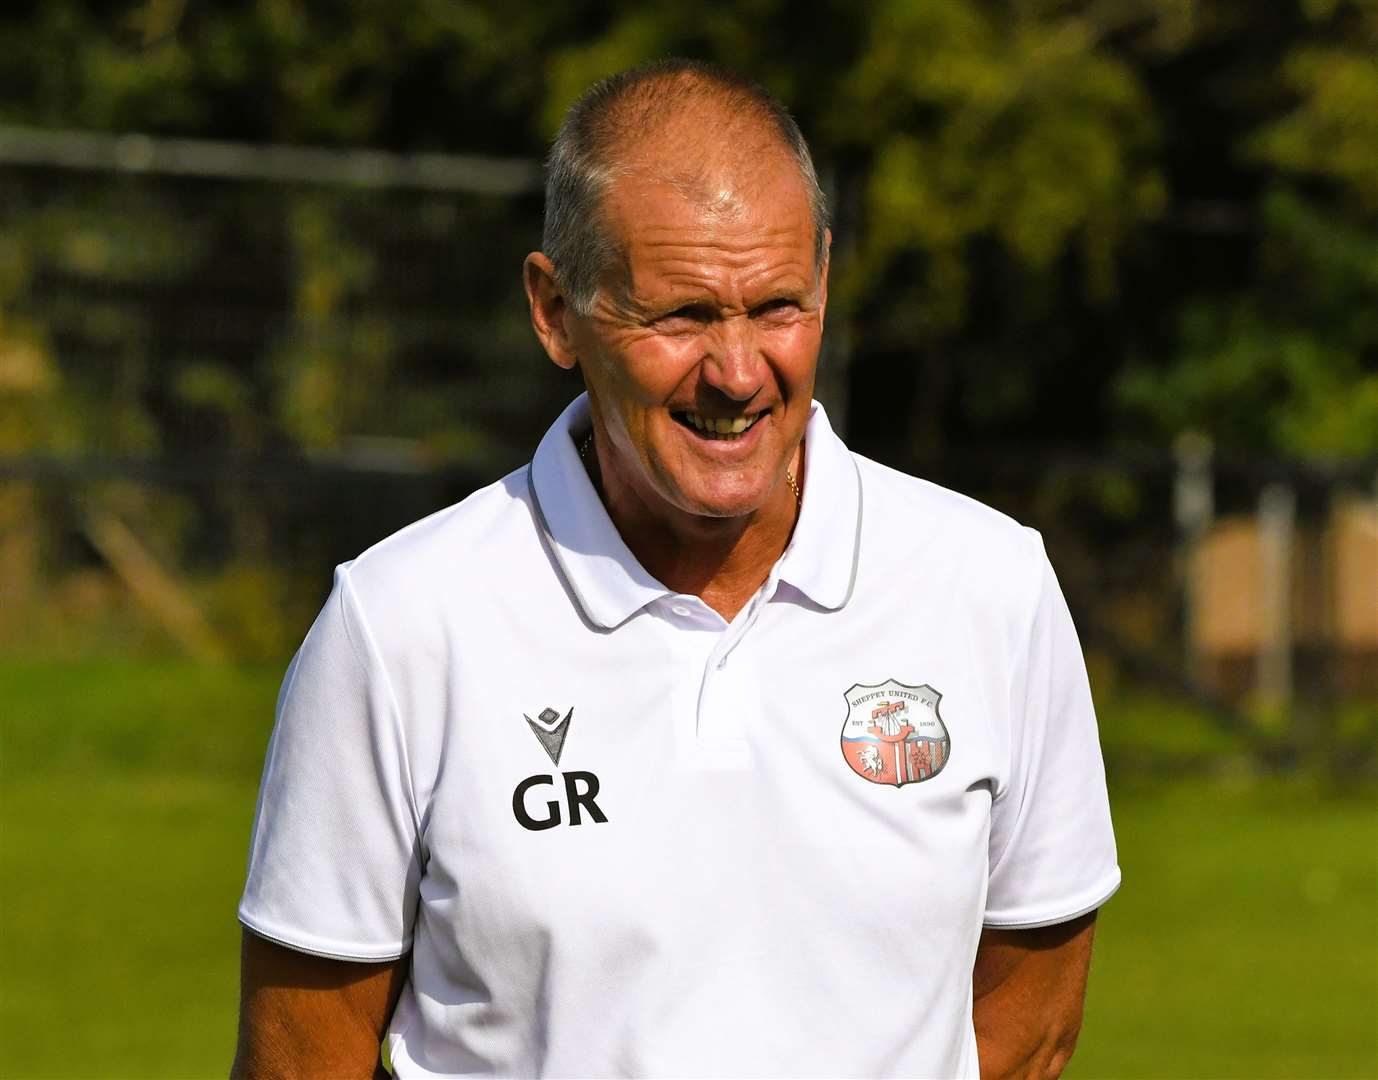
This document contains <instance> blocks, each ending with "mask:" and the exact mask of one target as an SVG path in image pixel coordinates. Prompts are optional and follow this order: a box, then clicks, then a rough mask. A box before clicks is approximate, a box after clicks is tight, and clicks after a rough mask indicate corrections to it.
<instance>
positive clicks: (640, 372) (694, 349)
mask: <svg viewBox="0 0 1378 1080" xmlns="http://www.w3.org/2000/svg"><path fill="white" fill-rule="evenodd" d="M624 356H625V363H624V367H623V372H622V376H623V383H624V385H625V388H626V392H627V394H628V396H630V397H633V398H635V399H636V400H637V401H638V402H639V403H640V404H642V405H645V406H647V407H652V408H653V407H657V406H660V405H663V404H664V403H665V401H666V400H667V399H668V398H670V397H671V396H672V395H673V394H674V392H675V391H676V390H678V389H679V388H680V386H681V385H682V384H683V383H685V382H686V381H689V380H692V379H693V376H694V372H695V371H696V370H697V368H698V362H699V360H700V359H701V358H702V356H703V349H702V347H701V346H700V344H699V342H698V339H697V338H692V337H686V338H666V337H656V338H647V339H646V340H644V341H640V342H637V343H636V344H635V345H632V346H631V347H629V348H628V349H627V350H626V352H625V354H624Z"/></svg>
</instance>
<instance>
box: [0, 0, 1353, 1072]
mask: <svg viewBox="0 0 1378 1080" xmlns="http://www.w3.org/2000/svg"><path fill="white" fill-rule="evenodd" d="M0 43H3V48H0V780H2V781H3V783H2V784H0V934H2V935H3V940H0V1050H2V1051H3V1052H0V1075H4V1076H155V1075H157V1076H203V1075H204V1076H210V1075H223V1074H224V1072H225V1070H226V1069H227V1067H228V1063H229V1060H230V1056H231V1054H232V1046H233V1034H234V1021H235V1007H236V980H237V948H238V944H237V943H238V927H237V924H236V923H235V921H234V908H235V904H236V901H237V896H238V890H239V888H240V886H241V884H242V874H243V867H244V858H245V854H246V847H247V839H248V828H249V823H250V818H251V816H252V812H253V804H254V797H255V790H256V783H257V777H258V771H259V768H260V766H261V763H262V757H263V752H264V748H265V745H266V739H267V735H268V732H269V729H270V727H271V723H272V711H273V701H274V697H275V694H276V689H277V683H278V680H279V678H280V677H281V673H282V671H283V668H284V667H285V665H286V662H287V659H288V658H289V657H290V655H291V652H292V650H293V649H294V648H295V646H296V644H297V642H298V641H299V640H300V638H301V636H302V635H303V634H304V632H305V630H306V628H307V626H308V625H309V624H310V621H311V619H312V618H313V616H314V614H315V611H316V609H317V607H318V606H319V604H320V603H321V601H322V600H323V599H324V597H325V595H326V593H327V591H328V589H329V585H330V580H331V568H332V567H333V566H334V564H335V563H337V562H340V561H342V560H345V559H348V558H351V557H353V556H354V555H356V554H358V553H359V552H360V551H361V550H362V549H363V548H365V547H367V546H368V545H369V544H371V543H372V542H374V541H375V540H377V539H379V538H381V537H383V536H384V535H386V534H388V533H389V532H392V531H393V530H395V529H397V528H399V527H401V526H402V525H404V524H406V523H407V522H409V521H412V520H414V519H416V518H418V517H421V516H423V515H425V514H427V513H429V512H431V511H432V510H435V509H437V508H439V507H441V506H444V505H446V504H448V503H450V502H453V501H455V500H457V499H459V498H462V497H463V496H464V495H465V494H467V493H468V492H469V491H471V490H473V489H474V488H475V487H477V486H479V485H482V484H485V483H487V482H489V481H491V480H493V479H495V478H497V477H498V476H500V475H502V474H503V473H505V472H506V471H508V470H509V469H511V468H514V467H516V466H518V465H520V464H521V463H523V462H524V461H525V460H527V458H528V457H529V455H530V453H531V451H532V450H533V448H534V446H535V444H536V442H537V440H538V439H539V437H540V435H541V434H542V433H543V432H544V430H545V428H546V426H547V425H548V424H549V422H550V421H551V419H552V418H553V417H554V416H555V414H556V413H557V411H558V410H559V409H560V408H561V407H562V406H563V404H564V403H565V402H567V401H568V400H569V399H570V398H571V397H573V396H574V395H575V394H576V393H577V392H578V391H579V389H580V386H579V384H578V382H577V378H576V377H571V376H569V375H568V374H566V373H562V372H560V371H558V370H557V369H556V368H555V367H554V366H553V365H551V364H550V363H549V362H548V361H546V360H545V358H544V356H543V354H542V353H541V352H540V350H539V348H538V347H537V345H536V343H535V341H534V338H533V337H532V334H531V332H530V329H529V326H528V322H527V316H526V308H525V301H524V298H523V296H522V293H521V287H520V278H519V269H520V263H521V259H522V257H523V256H524V255H525V254H526V252H528V251H529V250H532V249H533V248H536V247H537V246H538V245H539V234H540V212H541V199H540V193H539V184H540V159H541V156H542V154H543V152H544V148H545V145H546V142H547V140H548V138H549V137H550V135H551V134H552V132H553V130H554V128H555V126H556V124H557V123H558V121H559V117H560V116H561V113H562V111H563V109H564V108H565V107H566V106H567V105H568V104H569V102H570V101H571V100H572V99H573V98H574V96H575V95H577V94H578V93H579V92H580V91H581V90H582V89H583V88H584V87H585V86H586V85H588V83H589V82H591V81H592V80H594V79H595V78H597V77H599V76H602V75H605V74H609V73H611V72H613V71H616V70H618V69H621V68H623V67H625V66H628V65H630V64H633V63H636V62H638V61H642V60H646V59H650V58H654V57H658V56H663V55H669V54H679V55H688V56H694V57H703V58H708V59H713V60H717V61H720V62H722V63H725V64H728V65H730V66H732V67H735V68H738V69H740V70H742V71H745V72H748V73H751V74H753V75H755V76H756V77H758V78H759V79H760V80H761V81H762V82H764V83H766V84H767V85H768V86H770V87H771V88H772V89H773V90H775V91H776V92H777V93H778V94H779V95H780V96H781V97H782V98H783V99H784V100H785V101H786V102H787V103H788V104H789V105H790V106H791V108H792V109H793V110H794V112H795V113H796V115H797V116H798V118H799V120H800V122H801V125H802V126H803V128H804V131H805V133H806V134H807V135H808V136H809V138H810V141H811V143H812V146H813V149H814V153H815V157H816V159H817V161H818V164H819V167H820V172H821V173H822V176H823V178H824V181H825V185H826V187H827V190H828V192H829V196H830V200H831V203H832V207H833V216H834V225H833V230H834V235H835V244H834V249H833V270H832V273H833V290H832V306H831V309H830V312H829V335H830V337H829V341H828V344H827V348H826V353H825V356H824V359H823V362H822V368H821V371H820V383H819V390H818V396H819V397H820V398H821V399H822V400H823V401H824V403H825V404H826V405H827V407H828V409H829V412H830V415H831V416H832V417H833V418H834V423H835V426H837V427H839V428H840V429H841V430H842V431H843V432H844V433H845V435H846V438H847V439H848V441H849V443H850V444H851V446H852V447H853V448H854V449H856V450H857V451H859V452H861V453H863V454H866V455H868V456H871V457H875V458H878V459H880V460H882V461H884V462H886V463H888V464H891V465H894V466H896V467H899V468H902V469H905V470H907V471H910V472H913V473H916V474H918V475H921V476H925V477H928V478H930V479H933V480H935V481H937V482H939V483H942V484H945V485H947V486H950V487H954V488H957V489H959V490H961V491H964V492H967V493H969V494H971V495H974V496H975V497H977V498H979V499H982V500H983V501H985V502H988V503H990V504H992V505H994V506H996V507H998V508H1000V509H1002V510H1004V511H1006V512H1008V513H1010V514H1012V515H1014V516H1015V517H1017V518H1019V519H1020V520H1021V521H1024V522H1025V523H1027V524H1030V525H1033V526H1035V527H1037V528H1038V529H1040V530H1041V531H1042V532H1043V534H1044V536H1045V539H1046V542H1047V545H1048V549H1049V551H1050V554H1051V556H1052V558H1053V562H1054V565H1055V566H1056V567H1057V569H1058V572H1059V575H1060V578H1061V580H1062V583H1063V586H1064V590H1065V591H1066V593H1067V595H1068V598H1069V601H1070V602H1071V605H1072V608H1073V611H1074V614H1075V615H1076V617H1077V622H1078V626H1079V628H1080V631H1081V634H1082V639H1083V644H1084V646H1085V648H1086V651H1087V656H1088V661H1089V665H1090V669H1091V676H1092V682H1093V688H1094V691H1095V694H1096V697H1097V704H1098V708H1099V712H1100V716H1101V725H1102V737H1103V740H1104V746H1105V754H1106V761H1107V769H1108V773H1109V779H1110V785H1111V793H1112V798H1113V802H1114V809H1115V814H1116V822H1117V829H1118V833H1119V837H1120V844H1121V861H1122V865H1123V869H1124V876H1125V884H1124V887H1123V890H1122V892H1121V893H1120V895H1119V896H1117V897H1116V898H1115V899H1114V900H1113V901H1112V902H1111V903H1110V904H1109V905H1108V906H1107V908H1106V909H1105V911H1104V912H1103V914H1102V917H1101V925H1100V931H1099V940H1098V947H1097V949H1098V951H1097V957H1096V962H1095V967H1094V969H1093V972H1092V978H1091V987H1090V994H1089V998H1088V1006H1087V1025H1086V1030H1085V1033H1084V1035H1083V1038H1082V1044H1081V1049H1080V1050H1079V1052H1078V1056H1077V1058H1076V1059H1075V1060H1074V1062H1073V1065H1072V1068H1071V1070H1070V1071H1069V1075H1075V1076H1080V1077H1092V1076H1126V1077H1128V1076H1137V1077H1203V1076H1238V1077H1246V1076H1247V1077H1262V1076H1277V1077H1284V1076H1286V1077H1322V1076H1324V1077H1334V1076H1355V1077H1358V1076H1365V1077H1373V1076H1378V843H1376V842H1375V841H1378V3H1374V2H1373V0H1352V2H1342V0H1277V2H1274V3H1267V4H1261V3H1256V2H1253V0H1214V2H1204V0H1202V2H1194V0H1005V2H996V0H878V2H875V3H870V4H855V3H848V2H843V0H794V2H791V3H786V2H784V0H736V2H732V3H722V2H715V0H700V2H698V3H695V4H692V5H691V4H656V3H648V2H647V0H640V2H636V3H632V2H611V3H590V2H569V3H562V4H550V3H532V2H529V0H505V2H501V3H498V2H495V0H472V2H465V0H392V2H391V3H388V4H377V3H370V2H366V0H333V2H331V3H324V2H317V0H241V2H236V3H205V2H202V3H196V2H192V0H104V2H98V0H43V2H41V3H39V2H22V0H10V2H9V3H7V4H6V5H5V6H4V11H3V14H0ZM918 569H919V568H916V572H917V571H918Z"/></svg>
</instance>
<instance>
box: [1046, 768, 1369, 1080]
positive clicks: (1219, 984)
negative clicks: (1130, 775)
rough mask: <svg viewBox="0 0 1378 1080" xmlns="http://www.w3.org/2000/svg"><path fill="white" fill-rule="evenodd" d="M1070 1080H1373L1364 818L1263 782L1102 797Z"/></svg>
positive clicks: (1363, 805) (1359, 809) (1360, 803)
mask: <svg viewBox="0 0 1378 1080" xmlns="http://www.w3.org/2000/svg"><path fill="white" fill-rule="evenodd" d="M1115 826H1116V834H1117V838H1118V842H1119V847H1120V864H1121V869H1122V871H1123V873H1124V884H1123V885H1122V886H1121V889H1120V892H1119V893H1118V894H1117V895H1116V896H1115V898H1114V899H1112V900H1111V901H1110V903H1109V904H1107V905H1106V906H1105V908H1104V909H1103V911H1102V912H1101V915H1100V918H1099V920H1098V926H1097V941H1096V950H1095V960H1094V963H1093V968H1092V974H1091V985H1090V988H1089V991H1088V995H1087V1007H1086V1023H1085V1027H1084V1029H1083V1034H1082V1039H1081V1043H1080V1046H1079V1048H1078V1050H1077V1054H1076V1057H1075V1058H1074V1059H1073V1062H1072V1066H1071V1068H1070V1069H1069V1070H1068V1072H1067V1074H1066V1075H1067V1076H1069V1077H1226V1076H1229V1077H1375V1076H1378V810H1375V808H1374V803H1373V799H1372V798H1371V797H1369V798H1366V799H1362V800H1361V799H1355V798H1350V799H1346V800H1336V799H1332V798H1326V797H1321V796H1318V795H1316V794H1315V793H1314V792H1311V791H1309V790H1308V789H1307V787H1306V786H1305V785H1299V784H1285V783H1281V782H1278V781H1272V782H1268V783H1248V782H1244V781H1236V782H1235V783H1234V784H1221V783H1220V782H1216V783H1214V784H1212V785H1210V786H1205V785H1202V784H1200V783H1198V784H1196V785H1187V784H1178V785H1173V786H1171V787H1169V788H1167V789H1166V790H1162V791H1160V792H1157V793H1154V792H1147V791H1143V790H1138V791H1136V792H1135V793H1134V794H1133V795H1127V794H1126V795H1122V796H1121V797H1120V798H1118V799H1117V800H1116V801H1115Z"/></svg>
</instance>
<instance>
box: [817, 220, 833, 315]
mask: <svg viewBox="0 0 1378 1080" xmlns="http://www.w3.org/2000/svg"><path fill="white" fill-rule="evenodd" d="M832 255H833V231H832V229H824V230H823V265H822V266H820V267H819V268H818V329H819V330H822V329H823V323H824V321H825V319H824V317H825V316H826V315H827V314H828V267H829V266H831V265H832Z"/></svg>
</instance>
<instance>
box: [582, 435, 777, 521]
mask: <svg viewBox="0 0 1378 1080" xmlns="http://www.w3.org/2000/svg"><path fill="white" fill-rule="evenodd" d="M592 449H593V432H592V431H590V432H589V433H588V434H587V435H585V436H584V441H583V442H581V443H580V444H579V460H580V461H588V459H589V451H590V450H592ZM785 483H787V484H788V485H789V489H790V491H792V492H794V505H795V506H803V505H804V493H803V492H802V491H800V490H799V481H798V480H796V479H795V478H794V470H793V469H791V468H789V467H788V466H786V467H785Z"/></svg>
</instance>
